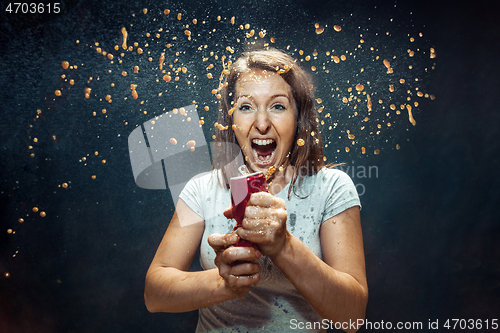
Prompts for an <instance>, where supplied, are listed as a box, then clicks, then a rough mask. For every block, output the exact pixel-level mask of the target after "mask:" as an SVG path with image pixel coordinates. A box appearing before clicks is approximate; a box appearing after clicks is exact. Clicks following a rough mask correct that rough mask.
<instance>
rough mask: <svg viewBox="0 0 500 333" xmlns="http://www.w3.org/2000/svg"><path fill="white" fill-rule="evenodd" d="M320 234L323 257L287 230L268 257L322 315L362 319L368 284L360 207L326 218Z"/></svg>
mask: <svg viewBox="0 0 500 333" xmlns="http://www.w3.org/2000/svg"><path fill="white" fill-rule="evenodd" d="M320 237H321V249H322V252H323V259H324V261H323V260H321V259H319V258H318V257H317V256H316V255H315V254H314V253H312V252H311V251H310V250H309V248H308V247H307V246H305V245H304V243H302V242H301V241H300V240H299V239H297V238H296V237H294V236H292V235H290V234H289V236H288V237H287V241H286V242H285V246H284V247H283V249H282V250H281V251H280V252H279V253H278V254H277V255H275V256H272V257H271V259H272V260H273V262H274V264H275V265H276V266H277V267H278V268H279V269H280V270H281V271H282V272H283V274H284V275H285V276H286V277H287V278H288V279H289V280H290V281H291V282H292V284H293V285H294V286H295V288H296V289H297V290H298V291H299V292H300V293H301V294H302V296H304V298H305V299H306V300H307V301H308V302H309V304H311V306H312V307H313V308H314V309H315V310H316V312H318V314H319V315H321V316H322V317H323V318H327V319H329V320H331V321H333V322H334V323H336V322H340V323H344V322H346V323H351V322H357V320H358V319H364V318H365V310H366V303H367V301H368V286H367V283H366V272H365V258H364V252H363V238H362V235H361V223H360V217H359V207H357V206H356V207H352V208H349V209H347V210H346V211H344V212H342V213H340V214H338V215H336V216H334V217H332V218H330V219H328V220H327V221H325V222H324V223H323V224H322V226H321V230H320ZM347 327H349V326H347ZM347 331H349V330H347ZM355 331H357V329H356V330H353V332H355Z"/></svg>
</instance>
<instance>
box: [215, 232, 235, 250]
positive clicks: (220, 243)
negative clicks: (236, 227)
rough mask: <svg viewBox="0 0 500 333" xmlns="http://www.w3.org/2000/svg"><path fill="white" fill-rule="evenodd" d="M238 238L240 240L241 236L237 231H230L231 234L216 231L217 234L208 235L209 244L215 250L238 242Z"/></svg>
mask: <svg viewBox="0 0 500 333" xmlns="http://www.w3.org/2000/svg"><path fill="white" fill-rule="evenodd" d="M238 240H239V237H238V235H237V234H235V233H230V234H220V233H215V234H211V235H210V236H208V244H209V245H210V246H211V247H212V248H213V249H214V250H215V251H221V250H224V249H225V248H227V247H228V246H231V245H233V244H236V243H237V242H238Z"/></svg>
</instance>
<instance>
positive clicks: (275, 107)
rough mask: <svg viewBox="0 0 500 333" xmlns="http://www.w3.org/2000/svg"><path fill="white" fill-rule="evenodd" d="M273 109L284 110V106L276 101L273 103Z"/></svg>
mask: <svg viewBox="0 0 500 333" xmlns="http://www.w3.org/2000/svg"><path fill="white" fill-rule="evenodd" d="M273 109H275V110H278V111H285V110H286V107H285V106H284V105H283V104H281V103H276V104H274V105H273Z"/></svg>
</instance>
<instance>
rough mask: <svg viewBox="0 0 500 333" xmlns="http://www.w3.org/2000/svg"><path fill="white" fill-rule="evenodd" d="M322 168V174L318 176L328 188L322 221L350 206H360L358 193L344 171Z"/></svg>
mask: <svg viewBox="0 0 500 333" xmlns="http://www.w3.org/2000/svg"><path fill="white" fill-rule="evenodd" d="M323 170H324V172H322V173H323V175H322V177H320V178H323V180H324V181H325V183H326V184H327V186H328V187H329V188H330V189H329V194H328V196H327V198H326V203H325V210H324V213H323V221H322V222H324V221H326V220H328V219H329V218H331V217H333V216H335V215H337V214H340V213H342V212H343V211H345V210H346V209H349V208H351V207H354V206H359V207H360V208H361V202H360V200H359V195H358V192H357V190H356V186H354V183H353V181H352V180H351V178H350V177H349V176H348V175H347V174H346V173H345V172H343V171H340V170H337V169H323ZM323 170H322V171H323Z"/></svg>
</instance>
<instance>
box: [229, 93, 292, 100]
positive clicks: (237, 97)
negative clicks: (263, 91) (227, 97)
mask: <svg viewBox="0 0 500 333" xmlns="http://www.w3.org/2000/svg"><path fill="white" fill-rule="evenodd" d="M241 97H244V98H247V99H252V95H251V94H249V95H238V96H236V101H238V99H240V98H241ZM277 97H285V98H286V99H288V100H289V101H290V96H288V95H287V94H285V93H283V94H281V93H279V94H274V95H272V96H271V97H269V99H275V98H277Z"/></svg>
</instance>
